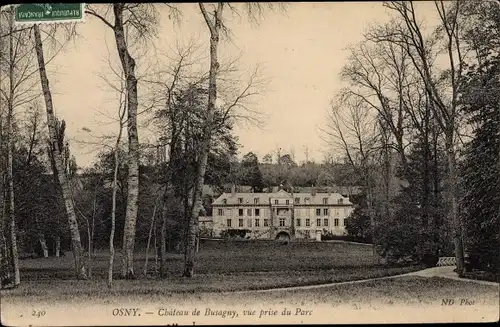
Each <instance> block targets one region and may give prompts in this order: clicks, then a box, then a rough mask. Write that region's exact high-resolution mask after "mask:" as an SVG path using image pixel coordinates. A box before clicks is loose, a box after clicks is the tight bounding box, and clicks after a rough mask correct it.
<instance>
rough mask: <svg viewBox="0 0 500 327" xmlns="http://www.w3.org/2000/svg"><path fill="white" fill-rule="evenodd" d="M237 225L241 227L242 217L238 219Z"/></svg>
mask: <svg viewBox="0 0 500 327" xmlns="http://www.w3.org/2000/svg"><path fill="white" fill-rule="evenodd" d="M238 227H243V219H238Z"/></svg>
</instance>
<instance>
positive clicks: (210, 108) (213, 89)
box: [183, 2, 223, 277]
mask: <svg viewBox="0 0 500 327" xmlns="http://www.w3.org/2000/svg"><path fill="white" fill-rule="evenodd" d="M199 6H200V10H201V12H202V14H203V17H204V18H205V22H206V24H207V26H208V28H209V30H210V71H209V76H208V83H209V84H208V105H207V111H206V121H205V124H204V126H203V132H204V133H203V140H202V142H201V148H200V152H199V153H200V156H199V160H198V166H197V171H196V175H197V179H196V183H195V185H194V190H193V204H192V210H191V217H190V219H189V221H188V230H187V244H186V245H187V246H186V249H185V265H184V274H183V276H184V277H193V275H194V256H195V254H196V237H197V234H198V218H199V214H200V209H201V207H202V205H203V203H202V195H203V194H202V192H203V185H204V183H205V172H206V170H207V162H208V153H209V152H210V141H211V139H212V123H213V117H214V112H215V106H216V101H217V73H218V70H219V63H218V56H217V50H218V45H219V32H220V28H221V23H222V21H221V18H222V9H223V3H222V2H219V3H218V6H217V9H216V10H215V13H214V18H213V19H214V21H213V22H212V21H211V18H210V17H209V16H208V14H207V12H206V11H205V8H204V5H203V4H201V3H200V4H199Z"/></svg>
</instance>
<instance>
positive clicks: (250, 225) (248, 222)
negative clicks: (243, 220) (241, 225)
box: [247, 219, 252, 227]
mask: <svg viewBox="0 0 500 327" xmlns="http://www.w3.org/2000/svg"><path fill="white" fill-rule="evenodd" d="M247 226H248V227H252V219H248V220H247Z"/></svg>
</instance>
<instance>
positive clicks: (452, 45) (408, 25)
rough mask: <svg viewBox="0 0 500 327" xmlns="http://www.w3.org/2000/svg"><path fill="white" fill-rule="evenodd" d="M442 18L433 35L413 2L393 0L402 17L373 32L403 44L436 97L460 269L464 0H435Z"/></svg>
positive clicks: (377, 37) (432, 97) (432, 100)
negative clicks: (440, 56)
mask: <svg viewBox="0 0 500 327" xmlns="http://www.w3.org/2000/svg"><path fill="white" fill-rule="evenodd" d="M434 4H435V8H436V13H437V14H438V18H439V20H438V21H439V23H438V27H437V30H436V33H434V35H433V36H431V37H426V36H425V33H424V30H423V28H422V26H421V24H420V23H419V21H418V20H417V11H416V10H415V6H414V3H413V2H411V1H394V2H387V3H385V6H386V7H387V8H389V9H390V10H392V11H393V12H394V13H395V14H396V15H397V18H396V20H395V21H393V22H391V23H390V24H389V25H387V26H384V27H383V28H380V29H379V30H378V31H376V32H374V33H371V34H370V35H369V38H370V39H371V40H374V41H375V42H393V43H395V44H398V45H400V46H402V47H403V49H404V50H405V51H406V53H407V55H408V56H409V57H410V59H411V61H412V63H413V66H414V68H415V69H416V70H417V71H418V73H419V75H420V77H421V78H422V81H423V83H424V86H425V91H426V93H427V95H428V97H429V100H430V106H431V109H432V110H433V112H434V113H435V116H436V120H437V122H438V123H439V125H440V127H441V128H442V130H443V134H444V138H445V146H446V158H447V188H446V189H447V192H446V193H447V198H448V203H449V211H448V212H449V220H450V222H452V226H453V243H454V247H455V258H456V262H457V273H458V275H460V276H461V275H463V273H464V269H465V264H464V263H465V262H464V249H463V242H462V226H461V222H460V217H459V199H458V197H459V194H458V172H457V149H456V143H457V130H458V127H459V124H460V120H459V118H460V107H459V105H458V102H457V98H458V94H459V88H460V86H461V83H462V79H463V68H464V52H463V50H464V49H463V44H462V43H461V42H460V40H461V38H460V33H459V31H460V20H459V12H460V8H461V5H462V2H459V1H456V2H450V3H445V2H444V1H435V3H434ZM440 43H441V44H442V45H443V47H444V51H445V53H446V56H447V59H448V60H447V61H448V62H447V66H448V67H447V68H446V69H445V70H443V71H441V72H439V73H437V72H436V67H435V65H433V61H434V59H435V55H436V48H435V47H436V45H439V44H440Z"/></svg>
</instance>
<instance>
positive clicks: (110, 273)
mask: <svg viewBox="0 0 500 327" xmlns="http://www.w3.org/2000/svg"><path fill="white" fill-rule="evenodd" d="M126 104H127V100H126V99H125V104H124V106H123V111H122V112H120V110H122V109H121V107H120V109H119V110H118V116H119V117H120V128H119V130H118V136H117V137H116V142H115V155H114V159H115V167H114V171H113V191H112V199H111V231H110V233H109V264H108V287H109V288H111V287H112V286H113V265H114V261H115V243H114V242H115V225H116V194H117V192H118V169H119V167H120V152H119V150H120V142H121V139H122V134H123V125H124V122H123V118H124V115H125V110H126V107H127V105H126ZM120 106H121V103H120Z"/></svg>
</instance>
